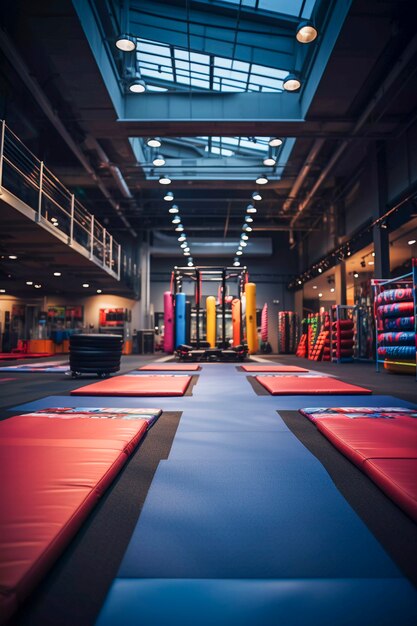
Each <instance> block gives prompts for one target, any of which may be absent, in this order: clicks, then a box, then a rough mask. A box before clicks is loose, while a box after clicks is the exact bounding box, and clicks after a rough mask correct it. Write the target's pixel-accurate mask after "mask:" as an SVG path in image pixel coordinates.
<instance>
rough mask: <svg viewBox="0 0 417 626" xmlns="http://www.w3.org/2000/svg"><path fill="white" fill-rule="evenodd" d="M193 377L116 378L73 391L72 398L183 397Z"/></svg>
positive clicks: (126, 376)
mask: <svg viewBox="0 0 417 626" xmlns="http://www.w3.org/2000/svg"><path fill="white" fill-rule="evenodd" d="M190 381H191V376H169V375H167V376H164V375H161V374H160V375H155V376H146V375H144V376H139V375H132V376H129V375H125V376H114V377H113V378H107V379H106V380H101V381H100V382H98V383H93V384H91V385H86V386H85V387H79V388H78V389H74V390H73V391H71V395H72V396H183V395H184V393H185V392H186V390H187V387H188V385H189V384H190Z"/></svg>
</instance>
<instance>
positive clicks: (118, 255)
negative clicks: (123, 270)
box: [117, 243, 122, 280]
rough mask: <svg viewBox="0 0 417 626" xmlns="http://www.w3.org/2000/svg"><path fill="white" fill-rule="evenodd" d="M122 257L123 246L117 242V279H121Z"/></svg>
mask: <svg viewBox="0 0 417 626" xmlns="http://www.w3.org/2000/svg"><path fill="white" fill-rule="evenodd" d="M121 258H122V246H121V245H120V243H118V244H117V280H120V262H121Z"/></svg>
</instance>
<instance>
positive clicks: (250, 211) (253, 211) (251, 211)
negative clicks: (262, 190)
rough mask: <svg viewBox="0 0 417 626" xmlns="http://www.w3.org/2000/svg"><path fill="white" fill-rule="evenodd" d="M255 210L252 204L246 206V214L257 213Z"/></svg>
mask: <svg viewBox="0 0 417 626" xmlns="http://www.w3.org/2000/svg"><path fill="white" fill-rule="evenodd" d="M257 210H258V209H257V208H256V207H254V206H253V204H248V206H247V207H246V213H256V212H257Z"/></svg>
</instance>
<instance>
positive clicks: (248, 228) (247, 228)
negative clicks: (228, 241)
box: [245, 226, 253, 233]
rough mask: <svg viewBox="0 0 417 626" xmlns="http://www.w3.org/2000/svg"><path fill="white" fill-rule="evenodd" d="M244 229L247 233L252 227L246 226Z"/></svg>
mask: <svg viewBox="0 0 417 626" xmlns="http://www.w3.org/2000/svg"><path fill="white" fill-rule="evenodd" d="M245 230H246V232H247V233H251V232H252V230H253V229H252V226H246V229H245Z"/></svg>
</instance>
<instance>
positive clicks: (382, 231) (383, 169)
mask: <svg viewBox="0 0 417 626" xmlns="http://www.w3.org/2000/svg"><path fill="white" fill-rule="evenodd" d="M376 171H377V182H378V187H377V191H378V198H377V206H376V207H375V209H376V210H375V217H380V216H381V215H384V213H385V212H386V211H387V203H388V189H387V178H388V174H387V165H386V154H385V143H383V142H379V143H378V144H377V151H376ZM372 234H373V240H374V251H375V258H374V261H375V265H374V277H375V278H389V277H390V258H389V237H388V229H387V228H380V227H379V226H375V227H374V229H373V233H372Z"/></svg>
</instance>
